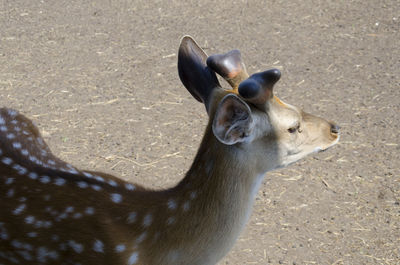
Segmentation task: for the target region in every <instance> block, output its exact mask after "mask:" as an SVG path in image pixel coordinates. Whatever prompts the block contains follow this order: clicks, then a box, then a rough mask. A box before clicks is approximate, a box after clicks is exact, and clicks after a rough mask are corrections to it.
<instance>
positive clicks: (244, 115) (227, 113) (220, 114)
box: [212, 94, 253, 145]
mask: <svg viewBox="0 0 400 265" xmlns="http://www.w3.org/2000/svg"><path fill="white" fill-rule="evenodd" d="M252 126H253V119H252V117H251V110H250V107H249V106H248V105H247V103H245V102H244V101H243V100H241V99H240V98H239V97H238V96H236V95H235V94H228V95H226V96H225V97H224V98H223V99H222V100H221V102H220V103H219V105H218V107H217V110H216V112H215V116H214V120H213V124H212V129H213V133H214V135H215V137H217V139H218V140H219V141H220V142H221V143H223V144H226V145H233V144H236V143H240V142H245V141H247V140H249V139H250V138H251V131H252Z"/></svg>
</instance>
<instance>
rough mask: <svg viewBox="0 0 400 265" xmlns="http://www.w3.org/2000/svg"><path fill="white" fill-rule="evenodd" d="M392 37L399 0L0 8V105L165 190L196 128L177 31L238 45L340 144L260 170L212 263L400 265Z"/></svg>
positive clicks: (58, 145) (65, 154) (398, 64)
mask: <svg viewBox="0 0 400 265" xmlns="http://www.w3.org/2000/svg"><path fill="white" fill-rule="evenodd" d="M399 29H400V2H399V1H395V0H392V1H378V0H369V1H362V0H355V1H318V0H305V1H300V0H295V1H283V0H271V1H245V0H243V1H232V2H230V1H209V0H204V1H125V0H118V1H117V0H98V1H75V0H72V1H47V0H42V1H27V0H2V1H0V65H1V67H0V95H1V96H0V106H7V107H12V108H15V109H18V110H20V111H21V112H22V113H24V114H26V115H27V116H28V117H30V118H32V119H33V120H34V121H35V122H36V124H37V125H38V126H39V127H40V128H41V131H42V133H43V135H44V137H45V139H46V140H47V141H48V143H49V145H50V147H51V148H52V150H53V151H54V153H55V154H58V155H59V156H60V157H61V158H63V159H65V160H66V161H69V162H70V163H72V164H74V165H76V166H78V167H80V168H86V169H91V170H102V171H105V172H109V173H113V174H115V175H118V176H121V177H122V178H125V179H131V180H133V181H135V182H138V183H142V184H145V185H147V186H148V187H154V188H160V187H167V186H171V185H173V184H174V183H176V182H177V181H178V180H179V179H181V178H182V177H183V175H184V174H185V172H186V170H187V169H188V167H189V166H190V163H191V161H192V159H193V156H194V154H195V152H196V148H197V147H198V145H199V142H200V140H201V135H202V132H203V130H204V126H205V124H206V122H207V115H206V113H205V110H204V107H203V106H202V105H201V104H199V103H196V101H195V100H194V99H193V98H191V96H190V94H189V93H188V92H187V91H186V90H185V88H184V87H183V85H182V84H181V83H180V81H179V78H178V75H177V69H176V61H177V58H176V54H177V48H178V45H179V40H180V38H181V37H182V36H183V35H185V34H190V35H192V36H193V37H194V38H195V39H196V40H197V41H198V42H199V44H200V45H201V46H202V47H203V48H204V49H205V50H206V52H207V53H208V54H213V53H221V52H226V51H228V50H231V49H234V48H237V49H240V50H241V51H242V56H243V58H244V60H245V63H246V65H247V68H248V71H249V72H250V73H254V72H256V71H261V70H266V69H269V68H273V67H275V68H279V69H281V71H282V79H281V81H280V82H279V84H278V85H277V86H276V90H275V91H276V93H277V95H278V96H279V97H281V98H282V99H283V100H285V101H287V102H289V103H292V104H295V105H298V106H301V107H303V108H304V109H305V110H306V111H308V112H311V113H317V114H319V115H321V116H323V117H326V118H329V119H331V120H335V121H336V122H337V123H339V124H340V125H341V126H342V138H341V142H340V144H339V145H337V146H336V147H335V148H333V149H331V150H329V151H328V152H325V153H322V154H318V155H315V156H312V157H308V158H307V159H305V160H302V161H301V162H299V163H297V164H296V165H293V166H291V167H289V168H287V169H283V170H280V171H276V172H271V173H270V174H268V175H267V176H266V178H265V181H264V183H263V185H262V187H261V190H260V192H259V194H258V198H257V200H256V204H255V207H254V211H253V215H252V218H251V220H250V222H249V224H248V226H247V228H246V230H245V231H244V233H243V234H242V236H241V238H240V239H239V241H238V242H237V244H236V245H235V247H234V249H233V250H232V251H231V252H230V253H229V255H228V256H227V257H226V258H224V260H222V261H221V262H220V264H221V265H222V264H400V247H399V246H400V205H399V202H400V169H399V168H400V141H399V130H400V127H399V126H400V125H399V124H400V114H399V113H400V79H399V76H400V49H399V45H400V32H399Z"/></svg>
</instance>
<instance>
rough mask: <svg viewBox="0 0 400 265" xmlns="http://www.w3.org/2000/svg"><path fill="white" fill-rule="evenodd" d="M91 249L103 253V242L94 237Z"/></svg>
mask: <svg viewBox="0 0 400 265" xmlns="http://www.w3.org/2000/svg"><path fill="white" fill-rule="evenodd" d="M93 250H94V251H96V252H101V253H104V244H103V242H101V241H100V240H98V239H96V241H95V242H94V244H93Z"/></svg>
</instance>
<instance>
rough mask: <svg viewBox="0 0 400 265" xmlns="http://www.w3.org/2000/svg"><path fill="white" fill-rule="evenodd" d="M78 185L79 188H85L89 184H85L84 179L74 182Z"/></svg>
mask: <svg viewBox="0 0 400 265" xmlns="http://www.w3.org/2000/svg"><path fill="white" fill-rule="evenodd" d="M76 184H77V185H78V187H79V188H81V189H86V188H87V187H88V186H89V185H88V184H87V182H85V181H79V182H77V183H76Z"/></svg>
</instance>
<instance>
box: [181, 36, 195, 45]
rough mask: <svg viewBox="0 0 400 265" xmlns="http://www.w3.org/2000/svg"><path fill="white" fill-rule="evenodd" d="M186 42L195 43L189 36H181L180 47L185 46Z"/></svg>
mask: <svg viewBox="0 0 400 265" xmlns="http://www.w3.org/2000/svg"><path fill="white" fill-rule="evenodd" d="M188 42H195V41H194V39H193V38H192V37H191V36H189V35H185V36H183V37H182V39H181V45H182V44H185V43H188Z"/></svg>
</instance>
